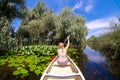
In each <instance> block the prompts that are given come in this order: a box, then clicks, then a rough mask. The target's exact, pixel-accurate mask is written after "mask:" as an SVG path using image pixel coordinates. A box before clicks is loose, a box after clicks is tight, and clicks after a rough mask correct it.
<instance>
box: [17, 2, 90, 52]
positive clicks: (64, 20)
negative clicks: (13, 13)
mask: <svg viewBox="0 0 120 80" xmlns="http://www.w3.org/2000/svg"><path fill="white" fill-rule="evenodd" d="M25 10H26V12H24V13H25V14H26V16H28V17H25V18H24V19H23V20H22V24H21V25H20V27H19V29H18V31H17V34H18V37H21V36H23V38H27V40H28V39H30V38H31V39H33V38H35V39H36V40H38V42H40V40H39V39H40V38H42V39H43V40H42V41H48V42H51V44H55V43H58V42H60V41H64V39H65V38H66V37H67V36H68V35H71V44H73V45H79V46H81V48H80V49H81V50H83V48H84V46H85V44H86V39H85V37H86V35H87V31H88V30H87V27H86V26H85V19H84V17H83V16H81V15H77V14H75V13H73V11H72V9H71V8H69V7H66V8H64V9H63V10H62V11H61V12H60V13H59V14H53V13H52V11H51V10H48V9H47V7H46V5H45V4H44V3H43V2H39V3H38V4H37V5H36V6H35V7H34V8H33V9H32V11H31V10H29V9H27V8H25ZM29 13H31V14H29ZM30 15H31V16H30ZM24 26H26V27H24ZM26 31H27V33H26ZM26 34H27V35H29V34H30V36H27V37H26ZM38 44H39V43H38Z"/></svg>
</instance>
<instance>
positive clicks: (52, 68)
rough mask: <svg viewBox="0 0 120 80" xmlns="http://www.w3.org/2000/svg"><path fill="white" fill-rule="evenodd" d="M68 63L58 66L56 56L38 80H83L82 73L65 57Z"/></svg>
mask: <svg viewBox="0 0 120 80" xmlns="http://www.w3.org/2000/svg"><path fill="white" fill-rule="evenodd" d="M67 58H68V63H67V64H66V65H65V66H60V65H59V64H58V63H57V60H58V56H56V57H55V58H54V59H53V60H52V62H51V63H50V64H49V65H48V67H47V68H46V70H45V71H44V73H43V75H42V76H41V78H40V80H85V78H84V76H83V74H82V72H81V71H80V69H79V68H78V67H77V65H76V64H75V63H74V62H73V61H72V59H71V58H70V57H69V56H68V55H67Z"/></svg>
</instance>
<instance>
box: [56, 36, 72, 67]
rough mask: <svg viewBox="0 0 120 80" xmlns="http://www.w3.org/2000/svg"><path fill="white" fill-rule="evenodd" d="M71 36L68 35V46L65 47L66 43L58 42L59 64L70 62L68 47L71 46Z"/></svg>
mask: <svg viewBox="0 0 120 80" xmlns="http://www.w3.org/2000/svg"><path fill="white" fill-rule="evenodd" d="M69 38H70V36H68V37H67V46H66V47H64V43H62V42H60V43H59V44H58V46H59V49H58V50H57V53H58V57H59V58H58V61H57V62H58V64H59V65H61V66H64V65H66V64H67V62H68V59H67V54H66V53H67V49H68V48H69V46H70V40H69Z"/></svg>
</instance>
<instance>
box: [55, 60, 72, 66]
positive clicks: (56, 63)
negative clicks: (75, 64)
mask: <svg viewBox="0 0 120 80" xmlns="http://www.w3.org/2000/svg"><path fill="white" fill-rule="evenodd" d="M53 65H54V66H59V64H58V62H57V61H55V62H54V63H53ZM69 65H71V63H70V62H67V66H69Z"/></svg>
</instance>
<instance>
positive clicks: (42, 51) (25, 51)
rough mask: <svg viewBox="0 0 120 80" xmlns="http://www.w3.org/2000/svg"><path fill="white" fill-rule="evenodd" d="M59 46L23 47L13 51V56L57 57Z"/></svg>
mask: <svg viewBox="0 0 120 80" xmlns="http://www.w3.org/2000/svg"><path fill="white" fill-rule="evenodd" d="M57 48H58V47H57V46H47V45H41V46H22V47H16V48H14V49H13V54H20V55H38V56H39V55H55V54H56V50H57Z"/></svg>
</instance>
